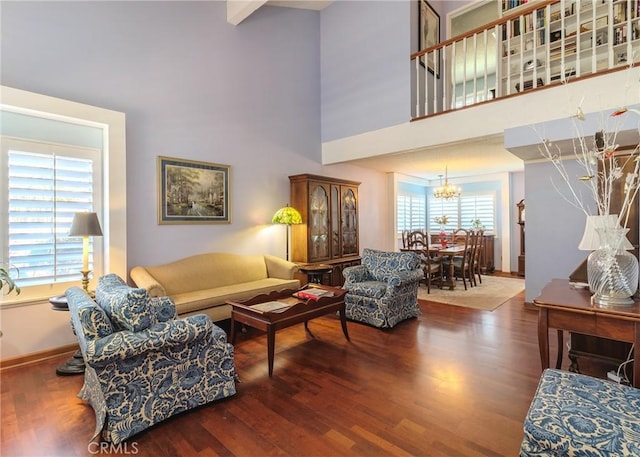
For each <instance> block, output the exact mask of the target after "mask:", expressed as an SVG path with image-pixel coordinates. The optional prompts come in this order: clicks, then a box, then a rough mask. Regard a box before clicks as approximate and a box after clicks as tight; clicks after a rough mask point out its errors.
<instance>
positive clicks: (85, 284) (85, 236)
mask: <svg viewBox="0 0 640 457" xmlns="http://www.w3.org/2000/svg"><path fill="white" fill-rule="evenodd" d="M69 236H81V237H82V271H81V272H80V273H82V288H83V289H84V291H85V292H86V293H88V294H89V295H91V294H90V293H89V273H90V272H91V271H90V270H89V237H90V236H102V229H101V228H100V221H98V215H97V214H96V213H76V214H75V215H74V216H73V222H72V223H71V230H70V231H69Z"/></svg>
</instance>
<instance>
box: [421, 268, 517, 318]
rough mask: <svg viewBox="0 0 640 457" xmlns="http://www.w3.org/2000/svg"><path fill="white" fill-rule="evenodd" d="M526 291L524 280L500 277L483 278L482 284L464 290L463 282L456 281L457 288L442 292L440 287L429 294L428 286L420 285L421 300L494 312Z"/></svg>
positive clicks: (436, 287)
mask: <svg viewBox="0 0 640 457" xmlns="http://www.w3.org/2000/svg"><path fill="white" fill-rule="evenodd" d="M523 290H524V279H520V278H504V277H500V276H482V284H480V283H478V285H477V286H476V287H469V284H468V283H467V290H464V286H463V285H462V281H456V288H455V289H453V290H449V289H447V288H445V289H442V290H440V289H439V288H438V286H435V287H431V293H430V294H428V293H427V286H426V285H424V284H422V283H421V284H420V288H419V289H418V299H419V300H429V301H434V302H438V303H446V304H448V305H455V306H463V307H465V308H474V309H481V310H485V311H493V310H494V309H496V308H497V307H498V306H500V305H502V304H503V303H504V302H506V301H507V300H509V299H510V298H511V297H513V296H514V295H516V294H518V293H520V292H522V291H523Z"/></svg>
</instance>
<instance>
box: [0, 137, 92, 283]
mask: <svg viewBox="0 0 640 457" xmlns="http://www.w3.org/2000/svg"><path fill="white" fill-rule="evenodd" d="M2 157H3V161H5V160H6V166H5V167H3V173H4V172H6V173H7V175H6V178H7V179H6V180H3V181H4V182H6V183H7V185H6V186H3V187H2V189H0V194H1V195H3V201H4V202H6V204H7V208H6V209H5V208H3V213H5V214H8V218H7V225H6V226H3V227H2V230H1V231H0V233H3V236H2V244H3V255H2V258H3V259H4V261H5V262H6V263H8V264H9V265H10V266H11V267H13V268H16V269H17V271H18V273H19V274H18V277H17V280H16V283H17V284H18V285H19V286H20V287H21V288H22V289H23V290H24V289H25V288H27V287H29V288H34V289H36V290H37V288H38V287H45V288H49V287H50V286H51V285H52V284H57V283H64V282H69V281H77V280H79V279H80V278H81V274H80V271H81V270H82V238H80V237H69V236H68V233H69V229H70V228H71V222H72V220H73V215H74V214H75V213H76V212H79V211H95V212H97V213H98V214H99V215H100V214H101V205H100V201H101V194H102V192H101V179H100V176H101V166H100V164H101V153H100V151H99V150H97V149H93V148H87V147H77V146H68V145H60V144H55V143H47V142H37V141H28V140H19V139H12V138H4V137H3V139H2ZM5 170H6V171H5ZM5 211H6V212H5ZM100 218H101V219H102V217H100ZM89 242H90V259H89V260H90V264H89V270H91V271H93V275H94V277H95V276H96V275H99V274H102V267H101V265H102V261H101V259H102V258H103V254H102V242H101V240H100V239H99V238H98V237H91V238H90V239H89Z"/></svg>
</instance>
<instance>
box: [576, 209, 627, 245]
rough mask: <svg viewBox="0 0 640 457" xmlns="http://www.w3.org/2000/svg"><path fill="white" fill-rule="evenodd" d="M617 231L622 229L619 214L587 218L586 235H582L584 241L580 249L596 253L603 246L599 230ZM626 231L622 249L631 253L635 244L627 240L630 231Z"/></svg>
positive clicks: (581, 242)
mask: <svg viewBox="0 0 640 457" xmlns="http://www.w3.org/2000/svg"><path fill="white" fill-rule="evenodd" d="M607 228H610V229H615V228H622V227H620V224H618V215H617V214H608V215H605V216H587V222H586V224H585V227H584V234H583V235H582V240H580V244H579V245H578V249H580V250H581V251H595V250H596V249H600V248H601V247H602V244H601V243H600V236H599V235H598V229H607ZM624 230H625V236H624V238H623V240H622V245H621V246H620V248H622V249H624V250H626V251H629V250H632V249H633V244H631V242H630V241H629V240H628V239H627V237H626V233H627V232H628V231H629V229H624Z"/></svg>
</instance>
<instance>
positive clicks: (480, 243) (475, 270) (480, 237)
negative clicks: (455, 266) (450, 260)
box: [471, 229, 484, 285]
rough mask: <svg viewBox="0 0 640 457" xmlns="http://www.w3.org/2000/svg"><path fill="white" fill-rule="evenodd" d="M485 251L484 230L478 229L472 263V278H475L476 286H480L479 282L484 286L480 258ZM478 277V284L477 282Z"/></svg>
mask: <svg viewBox="0 0 640 457" xmlns="http://www.w3.org/2000/svg"><path fill="white" fill-rule="evenodd" d="M483 249H484V230H482V229H478V230H476V231H475V247H474V250H473V259H472V261H471V277H472V278H473V283H474V285H478V282H479V283H480V284H482V275H481V274H480V256H481V255H482V251H483ZM476 275H477V276H478V282H476Z"/></svg>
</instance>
